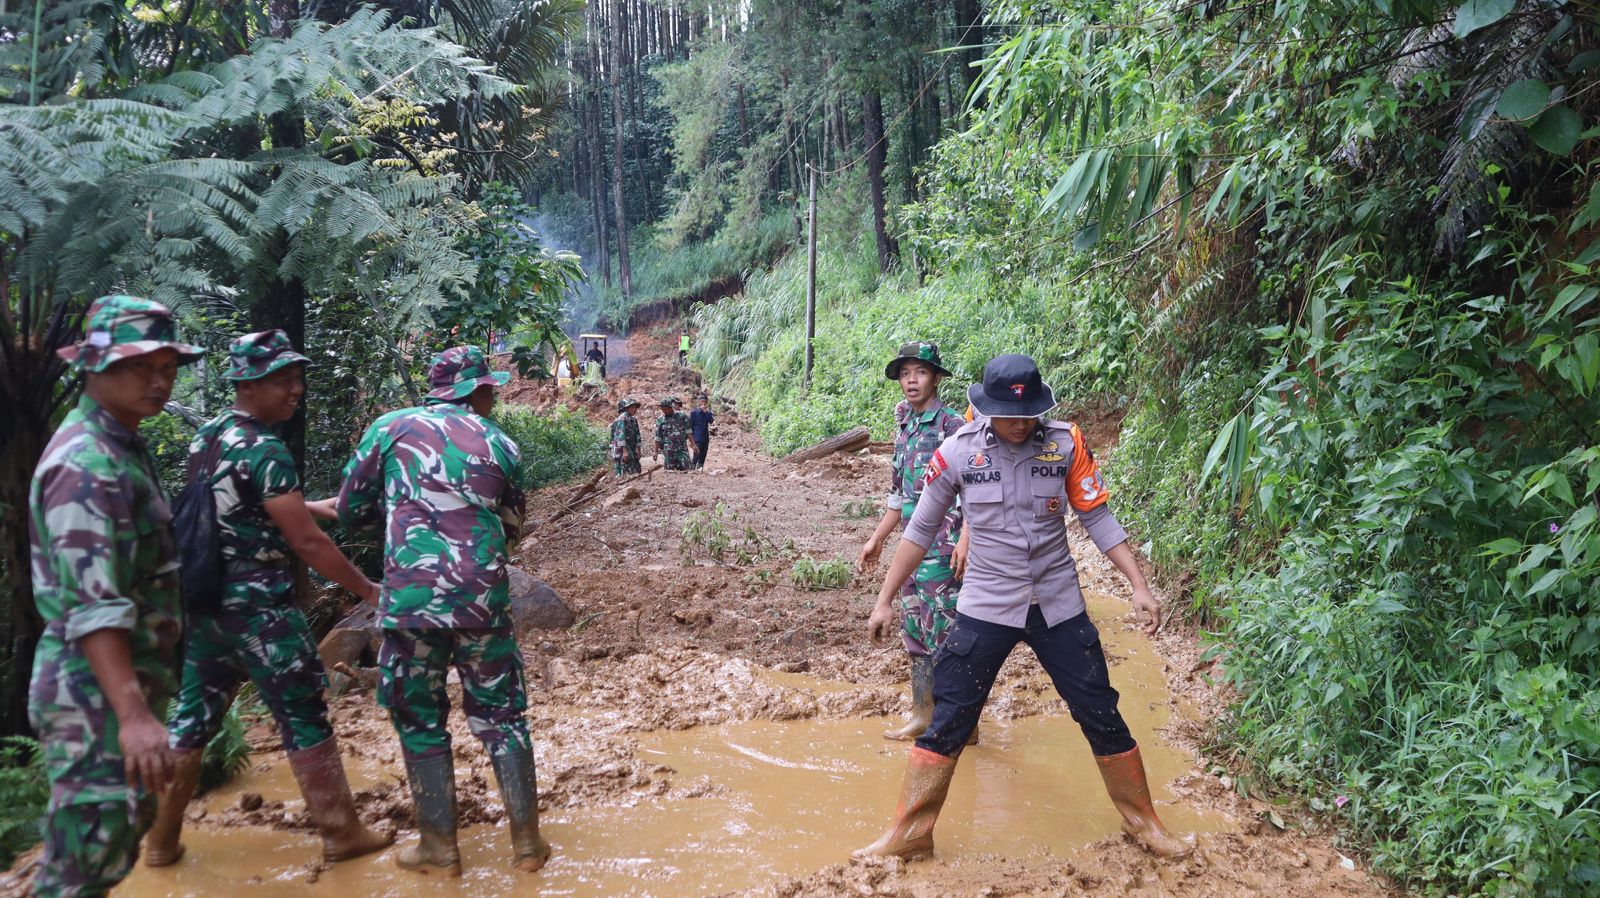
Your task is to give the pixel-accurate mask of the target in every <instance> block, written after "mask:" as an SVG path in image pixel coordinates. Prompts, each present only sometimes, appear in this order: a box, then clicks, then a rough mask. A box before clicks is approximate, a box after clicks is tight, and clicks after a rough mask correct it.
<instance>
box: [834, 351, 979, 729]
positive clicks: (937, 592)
mask: <svg viewBox="0 0 1600 898" xmlns="http://www.w3.org/2000/svg"><path fill="white" fill-rule="evenodd" d="M949 374H950V372H949V371H947V370H945V368H944V366H942V365H941V364H940V363H939V347H938V346H937V345H935V344H933V343H922V342H916V343H907V344H905V345H904V346H901V347H900V354H899V355H898V356H896V357H895V358H894V360H893V361H891V362H889V366H888V368H887V369H885V371H884V376H886V377H888V378H889V379H890V380H892V381H896V382H897V383H899V384H900V390H901V393H902V395H904V397H905V398H904V399H903V400H902V401H901V402H900V404H899V405H897V406H895V410H894V417H895V438H894V460H893V462H892V463H891V467H890V471H891V473H890V485H889V497H888V501H887V503H886V504H887V507H886V508H885V509H884V513H883V519H882V520H880V521H879V522H878V527H877V529H876V530H874V531H873V533H872V536H871V537H869V538H868V539H867V542H866V543H865V544H864V545H863V546H862V547H861V555H860V557H859V558H858V560H857V563H858V566H859V567H860V568H861V569H863V570H866V569H868V568H870V567H872V566H873V565H875V564H877V561H878V556H879V554H880V553H881V552H882V551H883V543H884V540H886V539H887V538H888V536H889V534H890V533H891V532H893V531H894V529H895V528H896V527H898V526H901V525H903V524H904V523H905V522H906V521H909V520H911V515H912V513H913V512H915V511H916V509H917V498H918V497H919V496H921V495H922V475H923V469H924V468H925V467H926V466H927V464H928V459H929V458H932V457H933V453H934V450H936V449H938V448H939V444H940V443H943V442H944V440H945V438H946V437H948V436H949V435H950V434H953V433H955V432H956V431H957V430H958V429H960V427H961V426H962V425H963V424H965V423H966V421H965V420H963V419H962V417H961V416H960V415H958V414H956V413H955V412H953V411H951V410H950V409H949V408H947V407H946V406H945V404H944V402H943V401H941V400H940V399H939V395H938V394H939V380H940V379H941V378H943V377H948V376H949ZM961 530H962V522H961V510H960V507H959V506H957V507H955V508H954V509H952V511H951V512H950V513H949V514H947V515H946V516H945V518H944V521H943V523H942V524H941V526H940V528H939V532H938V535H937V536H936V537H935V538H934V541H933V544H932V545H931V546H929V547H928V552H927V554H926V555H925V556H923V559H922V563H921V564H920V565H918V566H917V569H916V572H915V573H913V574H912V575H911V577H910V579H908V580H906V582H905V585H904V586H902V587H901V589H900V610H901V639H902V641H903V642H904V643H905V647H906V653H907V654H909V655H910V656H911V717H910V719H909V720H907V721H906V724H905V726H902V727H897V728H895V729H892V730H889V731H888V732H886V733H884V734H883V735H884V738H886V739H897V740H902V741H903V740H909V739H915V738H917V737H918V736H920V735H922V731H923V730H925V729H927V728H928V723H929V722H930V721H931V720H932V719H933V653H934V651H935V650H936V649H938V647H939V646H940V645H942V644H943V643H944V636H945V633H946V631H948V630H949V629H950V625H951V624H952V623H954V621H955V616H956V596H957V595H958V594H959V593H960V592H961V581H960V579H959V578H957V576H956V572H955V563H954V560H953V556H954V555H955V550H956V540H957V537H958V536H959V535H960V533H961Z"/></svg>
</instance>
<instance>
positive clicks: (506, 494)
mask: <svg viewBox="0 0 1600 898" xmlns="http://www.w3.org/2000/svg"><path fill="white" fill-rule="evenodd" d="M433 368H434V370H433V372H432V373H430V379H432V380H433V382H434V383H435V384H436V385H437V384H438V383H439V382H440V381H441V380H444V381H446V382H447V383H446V385H444V386H438V387H437V388H436V389H434V390H433V391H432V392H430V393H429V394H428V404H427V405H425V406H422V407H420V408H408V409H401V410H399V411H395V412H390V413H388V414H386V415H384V416H382V417H380V418H379V419H378V420H377V421H375V422H373V424H372V426H371V427H370V428H368V429H367V432H366V435H365V436H363V437H362V438H361V442H360V444H359V445H358V446H357V447H356V451H355V455H354V457H352V458H351V459H350V463H349V464H348V465H347V466H346V467H345V470H344V486H343V488H342V489H341V490H340V492H339V500H338V505H337V507H338V512H339V519H340V520H341V521H343V522H344V523H345V524H346V525H350V526H375V525H377V524H378V523H380V522H382V523H384V524H385V526H386V533H385V538H384V556H383V591H382V595H381V597H380V599H379V609H380V610H379V619H378V623H379V626H380V627H382V628H383V631H384V635H383V645H382V647H381V648H380V650H379V657H378V666H379V669H380V672H381V673H380V677H381V679H380V682H379V687H378V699H379V702H380V703H381V704H382V705H383V707H385V708H386V709H388V711H389V716H390V719H391V720H392V721H393V722H394V726H395V729H396V731H397V732H398V733H399V734H400V744H401V747H402V748H403V749H404V751H405V753H406V755H407V757H408V758H425V757H433V756H439V755H446V756H447V755H448V754H449V746H450V735H449V732H448V731H447V730H446V729H445V717H446V715H447V714H448V712H449V708H450V706H449V704H448V701H447V699H446V697H445V691H444V680H445V671H446V670H447V668H448V666H453V667H455V668H456V670H457V672H458V673H459V674H460V675H461V680H462V683H463V684H465V685H466V687H467V688H466V692H465V697H464V699H463V706H464V710H465V711H466V714H467V719H468V722H469V723H470V725H471V727H472V731H473V733H474V734H476V735H477V736H478V737H479V738H480V739H482V740H483V742H484V745H485V747H486V748H487V749H488V750H489V752H490V754H491V755H496V754H500V753H502V752H508V751H513V750H517V749H522V750H527V749H529V748H530V746H531V742H530V740H529V736H528V725H527V721H526V720H525V719H524V718H523V716H522V712H523V710H525V709H526V707H527V700H526V697H525V695H524V692H523V677H522V655H521V653H520V651H519V650H518V648H517V645H516V639H515V637H514V635H513V633H512V628H511V616H510V595H509V591H508V586H507V579H506V564H507V560H506V542H507V539H508V537H510V536H515V534H516V532H517V531H518V530H519V529H520V527H521V526H522V516H523V511H524V498H523V493H522V490H521V488H520V487H519V486H518V485H517V483H516V480H515V473H516V470H517V463H518V458H519V451H518V449H517V445H516V443H514V442H512V440H511V438H510V437H508V436H506V434H505V433H504V432H503V431H501V430H500V428H499V427H497V426H495V424H494V422H493V421H490V420H489V419H487V418H483V417H481V416H479V415H477V414H474V413H473V412H472V411H471V410H470V409H469V408H467V407H466V406H464V405H461V404H457V402H455V401H453V400H456V399H460V398H465V397H466V396H467V395H468V394H470V393H471V392H472V389H473V388H474V387H476V386H477V385H479V384H482V383H492V384H503V383H505V380H506V378H507V377H508V376H509V375H505V374H503V373H494V372H490V371H489V369H488V365H487V363H486V362H485V361H484V358H483V354H482V353H481V352H479V351H477V350H476V348H475V347H456V348H453V349H450V350H446V351H445V352H444V353H442V354H441V355H440V357H439V358H438V359H436V360H435V363H434V366H433ZM452 378H461V380H459V381H457V382H455V383H453V384H452V383H449V382H448V381H450V380H451V379H452Z"/></svg>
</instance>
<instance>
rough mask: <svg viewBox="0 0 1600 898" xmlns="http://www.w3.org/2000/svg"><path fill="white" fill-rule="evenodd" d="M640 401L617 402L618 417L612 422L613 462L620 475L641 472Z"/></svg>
mask: <svg viewBox="0 0 1600 898" xmlns="http://www.w3.org/2000/svg"><path fill="white" fill-rule="evenodd" d="M638 415H639V401H638V400H637V399H624V400H622V401H620V402H618V403H617V417H616V420H614V421H612V422H611V447H610V448H611V462H612V465H613V470H614V472H615V474H616V476H618V477H624V476H627V475H629V474H637V473H639V418H638Z"/></svg>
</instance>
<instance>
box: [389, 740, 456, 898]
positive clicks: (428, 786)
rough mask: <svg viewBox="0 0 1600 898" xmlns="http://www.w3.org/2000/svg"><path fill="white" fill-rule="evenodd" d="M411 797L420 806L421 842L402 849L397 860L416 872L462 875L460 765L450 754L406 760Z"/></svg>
mask: <svg viewBox="0 0 1600 898" xmlns="http://www.w3.org/2000/svg"><path fill="white" fill-rule="evenodd" d="M406 778H407V779H409V780H410V781H411V800H412V802H413V803H414V804H415V805H416V808H417V836H418V838H417V844H416V845H413V846H411V847H409V848H403V849H401V851H400V853H399V854H398V855H396V856H395V859H394V862H395V865H396V866H398V867H399V868H400V869H402V870H410V871H412V872H413V873H423V874H430V875H431V874H442V875H444V876H460V875H461V850H460V849H459V848H458V847H457V846H456V765H455V760H454V759H453V758H451V757H450V755H449V754H444V755H440V756H439V757H437V758H422V759H420V760H419V759H412V758H407V759H406Z"/></svg>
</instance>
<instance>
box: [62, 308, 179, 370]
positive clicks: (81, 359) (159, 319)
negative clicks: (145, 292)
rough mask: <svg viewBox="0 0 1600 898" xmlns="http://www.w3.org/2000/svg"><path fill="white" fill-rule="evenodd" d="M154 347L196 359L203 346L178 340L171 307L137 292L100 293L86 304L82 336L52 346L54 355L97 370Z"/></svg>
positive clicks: (150, 350)
mask: <svg viewBox="0 0 1600 898" xmlns="http://www.w3.org/2000/svg"><path fill="white" fill-rule="evenodd" d="M158 349H176V350H177V351H178V358H179V361H181V362H183V363H184V364H188V363H190V362H193V361H197V360H199V358H200V357H201V356H202V355H205V350H204V349H201V348H200V347H198V346H191V345H190V344H188V343H179V342H178V323H177V321H175V320H174V319H173V317H172V310H171V309H169V308H167V307H166V306H164V305H162V304H161V303H158V302H152V301H151V300H148V299H141V298H139V297H137V296H124V295H122V294H120V293H119V294H113V295H111V296H102V297H100V298H99V299H97V300H95V301H94V302H93V303H91V304H90V306H89V313H88V315H87V316H86V319H85V324H84V329H83V340H82V341H81V342H78V343H75V344H73V345H71V346H63V347H61V348H60V349H58V350H56V355H59V356H61V357H62V358H63V359H66V360H67V361H69V362H72V363H74V364H77V365H80V366H82V368H83V370H84V371H86V372H89V373H91V374H97V373H99V372H101V371H104V370H106V368H107V367H108V366H110V365H111V364H112V363H113V362H120V361H122V360H123V359H131V358H133V357H134V356H137V355H144V354H145V353H148V352H155V351H156V350H158Z"/></svg>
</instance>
